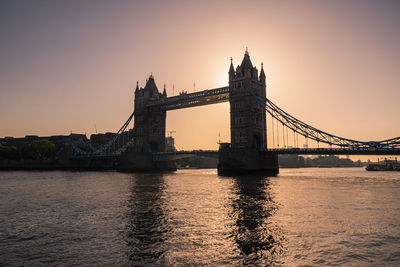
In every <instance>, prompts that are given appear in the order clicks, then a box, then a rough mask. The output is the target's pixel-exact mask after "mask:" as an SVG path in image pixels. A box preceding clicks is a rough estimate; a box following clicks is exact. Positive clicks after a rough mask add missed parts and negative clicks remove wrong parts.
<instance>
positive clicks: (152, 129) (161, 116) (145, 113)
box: [133, 75, 167, 152]
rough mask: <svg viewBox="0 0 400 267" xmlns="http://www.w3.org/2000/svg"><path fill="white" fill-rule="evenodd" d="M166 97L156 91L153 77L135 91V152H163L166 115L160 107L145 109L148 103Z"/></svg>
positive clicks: (164, 94)
mask: <svg viewBox="0 0 400 267" xmlns="http://www.w3.org/2000/svg"><path fill="white" fill-rule="evenodd" d="M166 97H167V93H166V90H165V86H164V92H163V93H160V92H159V91H158V88H157V85H156V83H155V81H154V77H153V75H150V77H149V78H148V79H147V81H146V85H145V87H144V88H140V89H139V85H138V84H137V85H136V90H135V107H134V110H135V124H134V130H133V132H134V147H133V151H136V152H165V120H166V117H167V113H166V111H165V110H162V109H161V108H160V107H153V108H149V107H147V103H148V102H149V101H154V100H160V99H163V98H166Z"/></svg>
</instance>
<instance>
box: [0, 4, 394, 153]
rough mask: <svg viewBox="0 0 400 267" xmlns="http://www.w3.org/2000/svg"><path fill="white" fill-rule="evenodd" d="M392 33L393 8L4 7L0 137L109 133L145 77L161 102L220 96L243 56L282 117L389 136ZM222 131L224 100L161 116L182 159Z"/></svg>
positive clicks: (360, 136) (355, 134) (0, 16)
mask: <svg viewBox="0 0 400 267" xmlns="http://www.w3.org/2000/svg"><path fill="white" fill-rule="evenodd" d="M244 3H245V4H244ZM398 25H400V2H398V1H329V2H328V1H288V2H283V1H246V2H243V1H220V2H213V1H201V2H185V1H145V2H144V1H143V2H142V1H113V2H110V1H83V2H82V1H65V2H64V1H2V2H0V32H1V35H0V43H1V44H2V45H1V46H0V62H1V63H0V113H1V114H2V115H1V116H0V125H1V128H0V137H5V136H14V137H23V136H25V135H39V136H49V135H56V134H69V133H70V132H71V131H72V132H74V133H87V135H88V136H89V135H90V134H93V133H95V126H96V128H97V131H98V132H99V133H105V132H116V131H117V130H118V129H119V128H120V126H121V125H122V124H123V123H124V122H125V120H126V119H127V118H128V116H129V115H130V113H131V112H132V111H133V100H134V98H133V93H134V89H135V87H136V82H137V81H139V85H140V86H142V87H143V86H144V85H145V81H146V78H148V77H149V75H150V73H153V75H154V78H155V81H156V84H157V86H158V89H159V90H160V91H161V90H162V89H163V84H164V83H165V84H166V88H167V94H168V96H172V95H173V87H174V94H175V95H176V94H178V92H179V91H182V90H185V91H188V92H193V90H194V88H193V87H194V82H195V84H196V88H195V89H196V91H199V90H205V89H212V88H217V87H221V86H225V85H227V84H228V70H229V64H230V58H231V57H233V63H234V65H235V66H236V65H238V64H240V62H241V60H242V58H243V54H244V51H245V48H246V47H248V50H249V53H250V58H251V60H252V62H253V64H254V65H256V66H257V68H258V69H260V64H261V62H263V63H264V70H265V72H266V76H267V96H268V97H269V98H270V99H271V100H272V101H273V102H274V103H276V104H277V105H279V106H280V107H281V108H283V109H284V110H285V111H287V112H288V113H290V114H291V115H293V116H295V117H297V118H299V119H301V120H303V121H304V122H306V123H308V124H310V125H312V126H314V127H316V128H318V129H321V130H324V131H326V132H329V133H332V134H335V135H338V136H342V137H346V138H351V139H355V140H360V141H369V140H384V139H388V138H392V137H397V136H399V135H400V134H399V133H400V125H399V123H398V122H399V114H400V107H399V104H398V100H399V99H400V90H399V84H400V53H399V43H400V42H399V41H400V31H399V30H398ZM268 125H269V124H268ZM229 127H230V121H229V104H228V103H223V104H216V105H210V106H203V107H196V108H190V109H183V110H176V111H170V112H168V113H167V132H168V131H176V133H175V134H174V137H175V139H176V143H177V145H178V147H179V148H180V149H216V148H217V146H218V144H217V142H218V141H219V139H221V141H229V140H230V129H229Z"/></svg>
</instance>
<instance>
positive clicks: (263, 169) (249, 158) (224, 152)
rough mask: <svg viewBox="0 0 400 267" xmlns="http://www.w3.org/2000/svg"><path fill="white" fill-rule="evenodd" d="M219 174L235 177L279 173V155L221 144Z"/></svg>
mask: <svg viewBox="0 0 400 267" xmlns="http://www.w3.org/2000/svg"><path fill="white" fill-rule="evenodd" d="M218 156H219V163H218V174H220V175H232V174H233V175H235V174H247V173H262V174H265V175H276V174H278V173H279V164H278V154H266V153H263V152H262V151H258V150H256V149H249V148H232V147H230V144H221V146H220V148H219V151H218Z"/></svg>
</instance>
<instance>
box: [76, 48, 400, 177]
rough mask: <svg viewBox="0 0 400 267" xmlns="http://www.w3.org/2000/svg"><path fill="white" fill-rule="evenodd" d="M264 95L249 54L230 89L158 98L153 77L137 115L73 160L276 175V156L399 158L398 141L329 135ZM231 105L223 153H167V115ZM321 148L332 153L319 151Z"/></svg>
mask: <svg viewBox="0 0 400 267" xmlns="http://www.w3.org/2000/svg"><path fill="white" fill-rule="evenodd" d="M265 89H266V83H265V74H264V70H263V67H262V66H261V72H260V74H259V75H258V70H257V68H256V67H253V65H252V63H251V61H250V57H249V55H248V53H247V51H246V53H245V56H244V59H243V61H242V64H241V65H240V66H237V68H236V70H235V69H234V68H233V65H232V62H231V66H230V70H229V86H225V87H220V88H215V89H209V90H203V91H199V92H193V93H187V92H181V93H180V94H179V95H177V96H172V97H167V94H166V90H165V87H164V91H163V93H160V92H159V91H158V88H157V86H156V85H155V82H154V78H153V76H150V77H149V79H148V80H147V82H146V86H145V87H144V88H139V86H138V85H137V87H136V90H135V108H134V110H135V111H134V112H133V113H132V114H131V115H130V116H129V118H128V119H127V120H126V122H125V123H124V124H123V125H122V127H121V128H120V129H119V131H118V132H117V133H116V134H115V136H114V138H112V140H110V141H109V142H108V143H107V144H106V145H104V146H102V147H100V148H98V149H95V150H92V151H83V150H81V149H79V148H77V147H72V150H73V153H72V156H71V159H74V160H78V161H79V160H90V159H92V160H96V159H113V160H118V159H120V157H121V155H122V157H124V155H128V154H129V153H130V156H129V157H131V158H132V161H130V163H129V164H134V162H137V161H141V159H142V156H143V157H144V155H146V157H148V158H149V160H150V159H151V161H153V162H158V161H164V160H167V159H177V158H179V157H185V156H190V155H198V156H209V157H217V156H218V155H219V158H220V163H221V158H222V162H223V164H225V165H226V166H225V170H230V169H232V170H234V171H235V168H236V167H235V166H233V165H232V166H231V165H230V163H229V162H231V161H232V162H235V163H234V165H241V166H242V167H240V168H241V170H253V169H254V170H258V169H260V170H263V169H265V168H264V167H263V166H264V165H268V167H267V168H266V169H268V170H271V169H277V160H276V155H278V154H298V155H300V154H303V155H316V154H318V155H400V137H396V138H391V139H387V140H382V141H358V140H353V139H349V138H343V137H339V136H337V135H334V134H330V133H327V132H325V131H322V130H319V129H317V128H315V127H313V126H311V125H309V124H307V123H304V122H303V121H301V120H299V119H297V118H295V117H294V116H292V115H290V114H288V113H287V112H285V111H284V110H282V109H281V108H279V107H278V106H277V105H276V104H274V103H273V102H272V101H271V100H269V99H268V98H267V97H266V90H265ZM228 101H229V102H230V115H231V118H230V119H231V143H230V144H223V145H222V146H221V148H220V151H219V152H218V151H174V152H167V151H165V147H166V146H165V120H166V111H170V110H176V109H182V108H190V107H197V106H203V105H210V104H217V103H222V102H228ZM267 115H268V116H269V118H270V126H269V127H270V128H271V130H270V133H269V135H268V138H269V140H270V141H269V143H270V144H271V143H272V147H271V148H267ZM133 118H135V119H134V122H135V125H134V128H133V134H131V135H129V132H127V129H128V126H129V124H130V122H131V121H132V119H133ZM279 129H281V130H279ZM289 132H290V135H291V136H293V142H292V146H289V143H290V142H291V140H289ZM299 136H300V137H303V138H304V140H305V142H306V143H307V146H305V147H303V148H300V146H299V140H298V139H299ZM271 141H272V142H271ZM308 141H310V142H313V143H314V145H315V146H316V147H309V146H308ZM320 144H321V145H322V144H323V145H325V146H329V147H320ZM276 145H277V146H276ZM280 145H281V146H280ZM149 153H150V155H151V156H149ZM218 153H219V154H218ZM132 155H133V156H132ZM255 161H257V162H258V163H257V164H258V165H257V166H258V167H257V166H253V165H251V164H250V163H251V162H255ZM275 161H276V162H275ZM248 162H250V163H249V164H248ZM271 162H272V163H271ZM125 164H126V163H125ZM247 165H249V166H247ZM250 165H251V166H250ZM243 166H244V167H243ZM135 168H136V167H135ZM135 168H133V169H135ZM139 169H140V168H139Z"/></svg>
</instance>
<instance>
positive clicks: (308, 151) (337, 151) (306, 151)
mask: <svg viewBox="0 0 400 267" xmlns="http://www.w3.org/2000/svg"><path fill="white" fill-rule="evenodd" d="M264 152H265V153H277V154H295V155H400V149H398V148H393V149H348V148H347V149H346V148H279V149H268V150H265V151H264Z"/></svg>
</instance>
